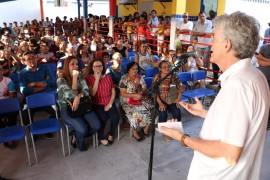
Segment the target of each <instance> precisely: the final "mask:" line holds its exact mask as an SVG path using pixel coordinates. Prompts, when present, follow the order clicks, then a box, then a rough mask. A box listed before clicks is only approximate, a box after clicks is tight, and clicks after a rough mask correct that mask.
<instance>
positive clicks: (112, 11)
mask: <svg viewBox="0 0 270 180" xmlns="http://www.w3.org/2000/svg"><path fill="white" fill-rule="evenodd" d="M115 16H116V0H110V17H109V36H111V37H113V20H114V17H115Z"/></svg>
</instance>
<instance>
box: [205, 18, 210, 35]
mask: <svg viewBox="0 0 270 180" xmlns="http://www.w3.org/2000/svg"><path fill="white" fill-rule="evenodd" d="M204 32H205V33H211V32H212V22H211V21H210V20H208V21H207V22H206V26H205V29H204Z"/></svg>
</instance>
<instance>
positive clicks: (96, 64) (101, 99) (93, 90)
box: [86, 60, 120, 146]
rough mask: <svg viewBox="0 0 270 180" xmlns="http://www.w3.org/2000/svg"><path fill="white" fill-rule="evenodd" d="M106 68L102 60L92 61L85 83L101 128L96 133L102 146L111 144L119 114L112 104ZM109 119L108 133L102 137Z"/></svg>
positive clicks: (111, 81) (110, 86)
mask: <svg viewBox="0 0 270 180" xmlns="http://www.w3.org/2000/svg"><path fill="white" fill-rule="evenodd" d="M105 71H106V68H105V64H104V62H103V61H102V60H94V61H93V62H92V63H91V64H90V74H89V75H88V76H87V77H86V82H87V85H88V87H89V90H90V94H91V97H92V100H93V104H94V106H93V108H94V110H95V112H96V113H97V115H98V117H99V119H100V121H101V128H100V129H99V131H98V138H99V140H100V142H101V144H102V145H104V146H110V145H112V143H113V135H114V134H115V130H116V129H117V126H118V123H119V118H120V116H119V113H118V110H117V108H116V105H115V103H114V99H115V89H114V84H113V80H112V78H111V76H110V75H109V74H105ZM108 119H110V120H111V123H110V131H109V135H108V138H107V139H105V137H104V129H105V126H106V123H107V120H108Z"/></svg>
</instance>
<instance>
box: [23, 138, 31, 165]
mask: <svg viewBox="0 0 270 180" xmlns="http://www.w3.org/2000/svg"><path fill="white" fill-rule="evenodd" d="M26 136H27V135H25V137H24V141H25V146H26V152H27V158H28V162H29V166H30V167H31V166H32V164H31V159H30V154H29V143H28V138H27V137H26Z"/></svg>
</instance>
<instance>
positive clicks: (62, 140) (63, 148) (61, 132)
mask: <svg viewBox="0 0 270 180" xmlns="http://www.w3.org/2000/svg"><path fill="white" fill-rule="evenodd" d="M57 134H58V132H57ZM60 134H61V143H62V150H63V156H64V157H66V153H65V146H64V138H63V130H62V128H61V129H60Z"/></svg>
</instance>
